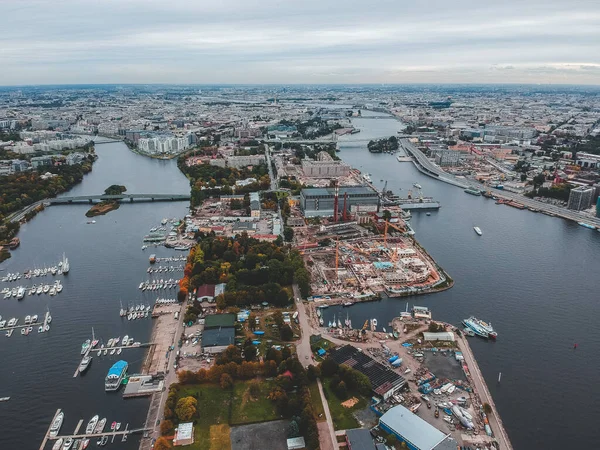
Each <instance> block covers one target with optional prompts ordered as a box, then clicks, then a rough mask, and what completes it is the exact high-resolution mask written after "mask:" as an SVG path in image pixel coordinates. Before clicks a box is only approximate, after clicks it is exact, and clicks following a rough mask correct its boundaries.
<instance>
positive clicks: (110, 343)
mask: <svg viewBox="0 0 600 450" xmlns="http://www.w3.org/2000/svg"><path fill="white" fill-rule="evenodd" d="M112 343H113V339H112V338H110V339H109V340H108V343H107V344H106V346H107V347H110V346H112Z"/></svg>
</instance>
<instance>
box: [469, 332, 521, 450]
mask: <svg viewBox="0 0 600 450" xmlns="http://www.w3.org/2000/svg"><path fill="white" fill-rule="evenodd" d="M458 344H459V345H460V347H461V350H462V351H463V356H464V358H465V362H466V363H467V366H468V367H469V372H470V373H471V380H472V382H473V384H474V385H475V390H476V391H477V393H478V394H479V398H480V399H481V401H482V402H484V403H487V404H489V405H490V406H491V407H492V414H490V415H488V420H489V422H490V427H491V428H492V432H493V433H494V437H495V438H496V440H497V441H498V444H500V450H512V449H513V447H512V444H511V443H510V440H509V439H508V436H507V435H506V431H505V430H504V426H503V425H501V423H502V420H501V419H500V416H499V414H498V411H496V405H495V404H494V399H493V398H492V395H491V394H490V391H489V390H488V388H487V384H486V383H485V380H484V379H483V376H482V375H481V372H480V370H479V366H478V365H477V363H476V362H475V357H474V356H473V353H472V352H471V347H470V346H469V343H468V342H467V341H466V338H465V337H464V335H463V336H461V337H459V341H458Z"/></svg>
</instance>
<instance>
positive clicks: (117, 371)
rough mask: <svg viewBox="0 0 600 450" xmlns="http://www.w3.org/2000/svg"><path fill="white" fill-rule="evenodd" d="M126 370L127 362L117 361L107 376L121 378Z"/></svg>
mask: <svg viewBox="0 0 600 450" xmlns="http://www.w3.org/2000/svg"><path fill="white" fill-rule="evenodd" d="M124 370H127V361H123V360H121V361H117V362H116V363H114V364H113V366H112V367H111V368H110V369H109V371H108V375H107V376H108V377H110V376H111V375H112V376H116V377H120V376H121V373H123V371H124Z"/></svg>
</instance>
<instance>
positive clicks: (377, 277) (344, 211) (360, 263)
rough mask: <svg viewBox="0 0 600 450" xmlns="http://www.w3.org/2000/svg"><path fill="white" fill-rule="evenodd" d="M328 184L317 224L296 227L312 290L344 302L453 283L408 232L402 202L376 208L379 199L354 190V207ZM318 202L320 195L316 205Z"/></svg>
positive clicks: (439, 287) (426, 289)
mask: <svg viewBox="0 0 600 450" xmlns="http://www.w3.org/2000/svg"><path fill="white" fill-rule="evenodd" d="M331 190H332V191H333V199H332V200H333V201H332V203H333V204H332V206H331V207H329V205H327V206H326V207H325V208H324V209H325V211H331V213H332V215H331V216H329V217H324V216H323V215H322V216H321V217H320V218H319V219H318V221H319V224H314V225H310V224H307V225H305V226H303V227H297V228H296V229H295V236H296V241H297V243H298V247H299V248H300V250H301V252H302V254H303V255H304V258H305V262H306V266H307V267H308V268H309V270H310V271H311V276H312V292H313V296H316V297H325V298H326V299H327V300H331V303H340V302H344V303H346V302H351V301H358V300H368V299H371V298H376V297H378V296H379V295H380V294H381V293H385V294H387V295H389V296H401V295H411V294H417V293H426V292H432V291H435V290H441V289H446V288H448V287H450V286H451V285H452V281H451V280H450V279H449V278H448V277H447V275H446V274H445V273H444V271H443V270H442V269H441V268H440V267H439V266H438V265H437V264H436V263H435V261H434V260H433V259H432V258H431V257H430V256H429V255H428V254H427V253H426V252H425V250H424V249H423V248H422V247H421V246H420V245H419V244H418V243H417V242H416V240H415V239H414V238H413V236H412V235H413V234H414V233H413V232H412V230H411V229H410V226H409V225H408V224H407V222H405V220H404V219H403V218H402V217H403V211H402V209H401V208H399V207H388V208H386V209H384V210H382V211H380V206H379V203H378V199H377V198H375V199H373V198H372V197H366V196H365V195H363V194H362V193H361V194H356V195H362V197H359V201H360V202H362V203H361V205H360V207H358V205H354V204H352V203H351V202H350V201H349V198H350V196H349V194H348V191H347V190H345V192H344V193H343V197H342V196H340V193H339V188H338V187H337V186H334V188H333V189H331ZM305 197H308V194H305ZM369 202H370V204H369ZM323 203H324V202H323V200H321V201H320V205H321V206H322V205H323ZM301 206H302V205H301ZM354 206H357V207H356V208H355V207H354ZM329 208H331V209H329ZM303 210H304V211H306V205H304V208H303ZM314 211H316V210H313V212H314ZM293 213H294V211H293ZM309 222H310V221H309ZM312 222H313V223H314V222H315V221H314V220H312Z"/></svg>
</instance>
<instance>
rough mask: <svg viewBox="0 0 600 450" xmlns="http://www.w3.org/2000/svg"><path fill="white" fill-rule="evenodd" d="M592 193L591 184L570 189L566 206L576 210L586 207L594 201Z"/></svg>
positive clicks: (593, 190)
mask: <svg viewBox="0 0 600 450" xmlns="http://www.w3.org/2000/svg"><path fill="white" fill-rule="evenodd" d="M594 193H595V189H594V188H593V187H592V186H579V187H576V188H574V189H571V193H570V194H569V202H568V203H567V208H568V209H574V210H576V211H581V210H582V209H588V208H589V207H590V206H591V205H592V202H593V201H594Z"/></svg>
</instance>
